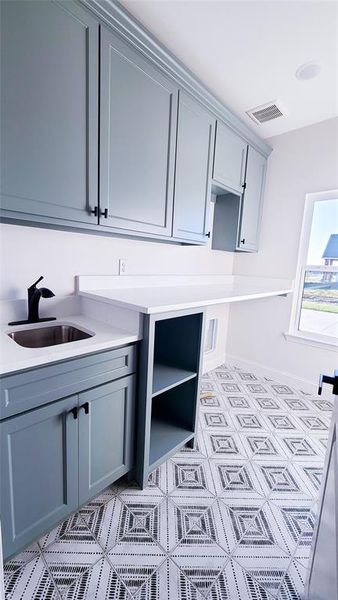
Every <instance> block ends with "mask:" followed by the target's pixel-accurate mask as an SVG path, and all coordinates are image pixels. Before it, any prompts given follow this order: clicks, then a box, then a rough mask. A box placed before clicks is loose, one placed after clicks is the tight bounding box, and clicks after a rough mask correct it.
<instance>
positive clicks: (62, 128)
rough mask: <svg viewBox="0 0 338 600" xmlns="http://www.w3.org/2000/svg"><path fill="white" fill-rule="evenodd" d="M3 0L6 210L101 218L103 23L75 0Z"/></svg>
mask: <svg viewBox="0 0 338 600" xmlns="http://www.w3.org/2000/svg"><path fill="white" fill-rule="evenodd" d="M0 4H1V17H2V19H1V21H2V32H1V37H2V41H1V49H2V52H1V77H2V86H1V182H2V183H1V198H2V208H3V209H5V213H4V216H11V217H16V218H18V219H21V218H22V219H29V220H31V221H34V219H35V218H37V219H38V220H40V221H41V220H43V219H42V217H44V218H46V220H47V222H53V219H58V220H60V219H61V220H63V221H65V222H67V221H69V222H70V223H72V222H74V221H75V222H83V223H94V224H97V217H96V218H95V217H94V215H92V214H91V212H90V208H91V207H92V206H94V205H96V204H97V177H98V174H97V137H98V136H97V127H98V117H97V114H98V91H97V85H98V24H97V22H96V20H95V18H94V17H92V16H91V14H90V13H88V12H87V11H86V10H84V9H82V7H80V6H79V5H77V4H75V3H74V2H72V1H69V2H65V3H62V2H61V3H58V2H51V1H50V2H27V1H20V0H17V1H15V2H1V3H0ZM90 205H91V206H90Z"/></svg>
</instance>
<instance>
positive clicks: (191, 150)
mask: <svg viewBox="0 0 338 600" xmlns="http://www.w3.org/2000/svg"><path fill="white" fill-rule="evenodd" d="M214 125H215V119H214V118H213V117H212V115H211V114H210V113H209V112H208V111H207V110H205V109H204V108H203V107H202V106H201V105H200V104H199V103H198V102H196V100H194V99H193V98H191V97H190V96H188V95H187V94H185V93H184V92H181V91H180V93H179V106H178V126H177V151H176V169H175V196H174V221H173V236H174V237H176V238H182V239H184V240H193V241H198V242H205V241H206V236H207V235H208V227H209V223H208V212H209V204H210V190H211V169H212V152H213V143H214Z"/></svg>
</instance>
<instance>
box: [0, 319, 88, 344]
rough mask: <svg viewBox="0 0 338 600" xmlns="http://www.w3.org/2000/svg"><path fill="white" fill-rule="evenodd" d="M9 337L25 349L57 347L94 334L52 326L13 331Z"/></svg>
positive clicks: (70, 327) (65, 326)
mask: <svg viewBox="0 0 338 600" xmlns="http://www.w3.org/2000/svg"><path fill="white" fill-rule="evenodd" d="M7 335H8V336H9V337H10V338H12V340H14V341H15V342H16V343H17V344H19V346H24V347H25V348H44V347H45V346H57V345H58V344H68V343H69V342H76V341H78V340H85V339H86V338H90V337H93V334H91V333H87V332H86V331H82V330H81V329H77V327H73V326H72V325H51V326H50V327H36V328H34V329H22V330H21V331H11V332H10V333H8V334H7Z"/></svg>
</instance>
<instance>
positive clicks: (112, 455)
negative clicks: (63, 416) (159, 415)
mask: <svg viewBox="0 0 338 600" xmlns="http://www.w3.org/2000/svg"><path fill="white" fill-rule="evenodd" d="M134 388H135V375H131V376H129V377H123V378H122V379H119V380H117V381H113V382H111V383H106V384H105V385H101V386H99V387H97V388H94V389H92V390H89V391H87V392H83V393H82V394H80V395H79V406H80V408H79V461H80V463H79V465H80V466H79V502H80V504H84V503H85V502H87V500H89V498H92V497H93V496H95V495H96V494H98V493H99V492H100V491H101V490H102V489H103V488H105V487H107V485H109V484H110V483H112V482H113V481H115V480H116V479H118V478H119V477H121V476H122V475H124V474H125V473H126V472H127V471H130V469H131V468H132V467H133V460H134V412H135V407H134V403H135V389H134Z"/></svg>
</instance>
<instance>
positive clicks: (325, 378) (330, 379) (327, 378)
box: [318, 371, 338, 396]
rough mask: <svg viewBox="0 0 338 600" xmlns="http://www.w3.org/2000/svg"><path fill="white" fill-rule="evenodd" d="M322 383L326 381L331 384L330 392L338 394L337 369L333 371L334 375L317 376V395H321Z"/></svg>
mask: <svg viewBox="0 0 338 600" xmlns="http://www.w3.org/2000/svg"><path fill="white" fill-rule="evenodd" d="M323 383H328V384H329V385H332V386H333V390H332V393H333V394H336V395H338V371H335V372H334V376H333V377H330V376H329V375H323V374H321V375H320V377H319V386H318V396H321V394H322V391H323Z"/></svg>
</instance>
